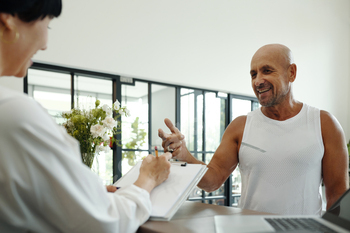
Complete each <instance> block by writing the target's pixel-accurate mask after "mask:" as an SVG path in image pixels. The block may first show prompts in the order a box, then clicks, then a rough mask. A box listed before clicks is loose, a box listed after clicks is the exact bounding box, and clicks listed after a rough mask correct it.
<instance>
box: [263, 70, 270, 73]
mask: <svg viewBox="0 0 350 233" xmlns="http://www.w3.org/2000/svg"><path fill="white" fill-rule="evenodd" d="M271 72H272V70H264V73H265V74H269V73H271Z"/></svg>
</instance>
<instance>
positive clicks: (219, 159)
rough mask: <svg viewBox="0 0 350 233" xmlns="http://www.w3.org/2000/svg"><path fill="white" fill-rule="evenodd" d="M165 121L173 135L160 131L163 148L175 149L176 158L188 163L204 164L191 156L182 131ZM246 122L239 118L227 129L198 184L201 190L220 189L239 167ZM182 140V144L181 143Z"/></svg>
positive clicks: (244, 117)
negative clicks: (240, 147) (239, 151)
mask: <svg viewBox="0 0 350 233" xmlns="http://www.w3.org/2000/svg"><path fill="white" fill-rule="evenodd" d="M164 121H165V124H166V125H167V126H168V128H169V129H170V131H171V132H172V134H171V135H169V134H165V133H164V132H163V130H159V136H160V137H161V138H162V139H163V147H164V148H167V147H168V146H169V147H170V148H172V149H175V151H174V152H173V156H174V158H177V159H179V160H182V161H186V162H188V163H201V164H204V163H203V162H202V161H199V160H197V159H196V158H195V157H194V156H193V155H191V153H190V152H189V151H188V149H187V148H186V143H185V141H184V140H183V138H184V137H183V136H182V137H181V133H180V131H179V130H178V129H177V128H175V127H174V126H173V125H172V123H171V122H170V120H169V119H165V120H164ZM245 121H246V116H241V117H237V118H236V119H235V120H233V121H232V122H231V123H230V125H229V126H228V127H227V129H226V130H225V133H224V135H223V137H222V140H221V143H220V145H219V147H218V148H217V150H216V152H215V154H214V156H213V158H212V160H211V161H210V163H209V165H208V171H207V172H206V174H205V175H204V176H203V178H202V180H201V181H200V182H199V183H198V187H199V188H201V189H203V190H205V191H207V192H212V191H214V190H216V189H218V188H219V187H220V186H221V185H222V184H223V183H224V182H225V180H226V179H227V177H228V176H229V175H230V174H231V173H232V172H233V170H234V169H235V168H236V167H237V164H238V150H239V145H240V143H241V140H242V135H243V130H244V125H245ZM180 138H182V139H181V141H182V143H179V141H180Z"/></svg>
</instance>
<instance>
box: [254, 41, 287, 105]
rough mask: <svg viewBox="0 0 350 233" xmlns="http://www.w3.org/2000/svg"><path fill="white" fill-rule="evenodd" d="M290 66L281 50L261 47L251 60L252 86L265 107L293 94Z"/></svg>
mask: <svg viewBox="0 0 350 233" xmlns="http://www.w3.org/2000/svg"><path fill="white" fill-rule="evenodd" d="M289 67H290V65H289V64H288V62H287V61H286V58H285V56H283V54H281V51H279V50H276V49H273V48H261V49H259V50H258V51H257V52H256V53H255V55H254V56H253V58H252V61H251V70H250V75H251V80H252V88H253V90H254V93H255V95H256V97H257V98H258V100H259V103H260V104H261V105H262V106H264V107H271V106H275V105H278V104H281V103H282V102H283V101H285V100H287V97H288V96H289V95H291V83H290V80H289V76H288V74H289V72H288V71H289Z"/></svg>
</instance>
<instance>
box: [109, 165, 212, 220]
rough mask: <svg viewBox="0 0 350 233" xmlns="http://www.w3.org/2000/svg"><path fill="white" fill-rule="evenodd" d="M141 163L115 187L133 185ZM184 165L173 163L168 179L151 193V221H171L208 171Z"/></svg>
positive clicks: (199, 166) (117, 182)
mask: <svg viewBox="0 0 350 233" xmlns="http://www.w3.org/2000/svg"><path fill="white" fill-rule="evenodd" d="M141 163H142V162H138V163H137V164H136V165H135V166H134V167H133V168H132V169H131V170H130V171H129V172H127V173H126V174H125V175H124V176H122V177H121V178H120V179H119V180H117V181H116V182H115V183H114V185H115V186H118V187H121V189H122V188H123V187H125V186H129V185H131V184H133V183H134V182H135V181H136V180H137V178H138V176H139V174H140V166H141ZM182 164H183V162H182V163H179V162H173V163H172V164H171V167H170V174H169V177H168V179H167V180H166V181H164V182H163V183H161V184H160V185H158V186H157V187H155V188H154V189H153V190H152V192H151V193H150V198H151V203H152V213H151V216H150V220H154V221H169V220H171V218H172V217H173V216H174V214H175V213H176V212H177V210H178V209H179V208H180V207H181V205H182V204H183V203H184V201H185V200H186V199H187V198H188V196H189V195H190V193H191V192H192V190H193V189H194V187H195V186H196V185H197V184H198V182H199V181H200V180H201V179H202V177H203V175H204V174H205V172H206V171H207V170H208V168H207V166H206V165H202V164H186V166H183V165H182ZM181 165H182V166H181Z"/></svg>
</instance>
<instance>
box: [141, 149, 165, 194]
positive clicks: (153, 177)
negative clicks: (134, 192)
mask: <svg viewBox="0 0 350 233" xmlns="http://www.w3.org/2000/svg"><path fill="white" fill-rule="evenodd" d="M169 159H171V154H170V153H169V152H167V153H165V154H162V155H160V156H158V157H155V156H153V155H148V156H147V157H146V158H145V159H144V160H143V161H142V164H141V167H140V175H139V177H138V179H137V180H136V182H135V183H134V185H136V186H138V187H140V188H143V189H145V190H147V191H148V192H149V193H150V192H151V191H152V190H153V189H154V188H155V187H156V186H158V185H159V184H161V183H162V182H163V181H165V180H166V179H168V176H169V174H170V166H171V164H170V162H169Z"/></svg>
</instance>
